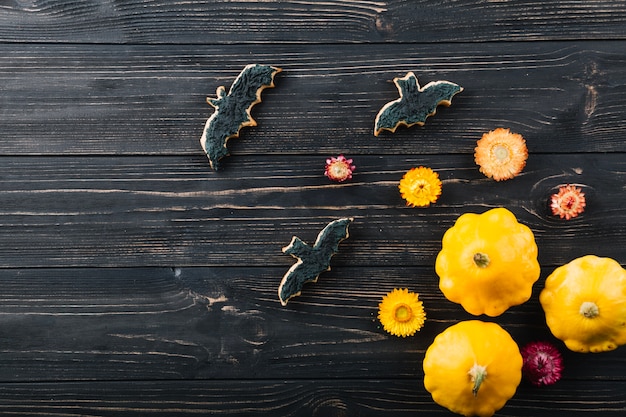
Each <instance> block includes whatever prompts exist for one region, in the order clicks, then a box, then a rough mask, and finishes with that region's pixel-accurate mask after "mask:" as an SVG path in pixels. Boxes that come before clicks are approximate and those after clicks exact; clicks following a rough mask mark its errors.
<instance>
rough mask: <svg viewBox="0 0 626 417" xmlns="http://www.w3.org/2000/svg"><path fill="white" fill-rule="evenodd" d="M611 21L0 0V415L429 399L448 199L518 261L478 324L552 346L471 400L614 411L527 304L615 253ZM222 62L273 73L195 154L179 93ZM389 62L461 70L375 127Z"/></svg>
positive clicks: (396, 404)
mask: <svg viewBox="0 0 626 417" xmlns="http://www.w3.org/2000/svg"><path fill="white" fill-rule="evenodd" d="M624 22H626V2H625V1H621V0H620V1H615V0H595V1H578V0H576V1H574V0H571V1H569V0H565V1H550V2H541V1H535V0H515V1H500V0H489V1H471V0H455V1H451V0H435V1H426V0H417V1H405V0H389V1H377V0H366V1H353V0H328V1H323V2H322V1H300V0H295V1H294V0H285V1H283V0H276V1H273V0H272V1H247V0H241V1H237V0H236V1H226V0H219V1H195V0H194V1H174V2H173V1H166V0H150V1H147V0H125V1H111V0H88V1H75V0H71V1H63V2H58V1H49V0H0V415H6V416H17V415H19V416H36V415H37V416H41V415H46V416H115V417H119V416H136V415H145V416H168V417H171V416H191V415H223V416H259V415H270V416H306V417H311V416H322V417H333V416H359V417H364V416H365V417H370V416H372V417H373V416H376V417H380V416H394V417H396V416H409V415H410V416H415V415H429V416H430V415H433V416H450V415H452V414H451V413H450V412H448V411H447V410H445V409H443V408H442V407H440V406H438V405H437V404H436V403H434V402H433V400H432V399H431V397H430V395H429V394H428V393H427V392H426V391H425V389H424V388H423V383H422V380H423V371H422V360H423V356H424V353H425V351H426V349H427V348H428V346H429V345H430V343H431V342H432V340H433V339H434V337H435V336H436V335H437V334H438V333H439V332H441V331H442V330H444V329H445V328H446V327H448V326H450V325H452V324H454V323H457V322H458V321H460V320H466V319H472V318H474V317H473V316H470V315H469V314H468V313H466V312H465V311H464V310H463V309H462V308H461V307H460V306H459V305H456V304H454V303H451V302H449V301H448V300H446V299H445V298H444V297H443V295H442V293H441V291H440V290H439V288H438V277H437V275H436V273H435V271H434V266H433V265H434V260H435V257H436V255H437V253H438V251H439V249H440V245H441V237H442V236H443V233H444V232H445V231H446V230H447V228H448V227H450V226H451V225H452V224H453V222H454V221H455V220H456V218H457V217H458V216H459V215H460V214H462V213H464V212H468V211H472V212H483V211H485V210H487V209H488V208H491V207H497V206H504V207H507V208H509V209H511V210H512V211H513V212H514V213H515V214H516V215H517V216H518V218H519V220H520V221H521V222H522V223H525V224H527V225H529V226H530V228H531V229H532V230H533V232H534V233H535V236H536V240H537V243H538V246H539V261H540V263H541V266H542V270H541V276H540V278H539V280H538V282H537V283H536V284H535V286H534V288H533V295H532V297H531V299H530V300H529V301H528V302H526V303H524V304H523V305H520V306H516V307H513V308H511V309H509V310H508V311H507V312H505V313H504V314H503V315H501V316H499V317H496V318H490V319H488V320H493V321H496V322H498V323H500V324H501V325H502V326H503V327H504V328H505V329H506V330H507V331H509V332H510V333H511V335H512V336H513V337H514V339H515V340H516V341H517V342H518V344H520V345H523V344H525V343H527V342H530V341H533V340H540V339H544V340H549V341H552V342H553V343H555V344H556V345H557V346H558V347H559V348H560V349H561V351H562V352H563V353H564V360H565V370H564V373H563V379H562V380H561V381H559V382H558V383H557V384H556V385H554V386H551V387H546V388H541V389H539V388H535V387H533V386H531V385H530V384H529V383H527V382H523V383H522V384H521V385H520V387H519V389H518V392H517V393H516V395H515V396H514V397H513V398H512V399H511V400H510V401H509V402H508V404H507V405H506V407H505V408H504V409H502V410H501V411H499V412H498V413H497V414H496V416H530V415H532V416H540V417H541V416H544V417H545V416H551V417H561V416H563V417H572V416H588V415H591V414H592V413H593V415H602V416H622V415H624V413H625V412H626V377H625V376H624V372H623V370H624V369H625V366H626V356H625V355H626V350H624V349H625V348H624V347H621V348H618V349H617V350H615V351H612V352H607V353H602V354H586V355H585V354H577V353H573V352H570V351H568V350H566V349H565V347H564V345H563V344H562V343H561V342H560V341H558V340H556V339H554V337H553V336H551V334H550V333H549V330H548V328H547V326H546V325H545V318H544V315H543V311H542V309H541V306H540V303H539V301H538V296H539V292H540V290H541V289H542V287H543V284H544V282H545V279H546V277H547V276H548V274H550V273H551V272H552V270H554V268H555V267H556V266H558V265H561V264H563V263H565V262H568V261H569V260H571V259H573V258H575V257H577V256H582V255H586V254H588V253H594V254H597V255H600V256H610V257H613V258H615V259H616V260H617V261H618V262H620V263H621V264H622V265H626V258H625V253H624V250H623V248H624V247H625V246H626V238H625V237H624V236H626V209H625V208H624V192H625V191H626V159H625V155H626V142H625V141H624V137H625V133H626V128H625V127H624V116H625V112H624V109H625V108H626V99H625V98H624V97H626V94H625V93H626V52H625V51H626V25H625V23H624ZM249 63H261V64H270V65H277V66H279V67H281V68H283V72H282V73H281V74H279V76H278V77H277V79H276V88H274V89H272V90H269V91H267V92H264V98H263V103H262V104H260V105H259V106H258V107H255V109H254V110H253V117H254V118H255V120H256V121H257V122H258V126H256V127H250V128H246V129H244V130H243V131H242V135H241V137H240V138H239V139H236V140H233V141H231V142H229V149H230V150H231V153H232V155H231V156H230V157H229V158H227V159H225V160H224V166H223V169H222V170H221V171H220V172H217V173H216V172H213V171H211V170H210V168H209V163H208V161H207V159H206V156H205V155H204V153H203V151H202V149H201V147H200V144H199V139H200V136H201V134H202V127H203V126H204V123H205V121H206V119H207V118H208V117H209V115H210V114H211V112H212V111H213V110H212V108H211V107H210V106H209V105H208V104H207V103H206V97H207V96H214V94H215V90H216V88H217V87H218V86H221V85H224V86H226V87H228V86H230V84H231V83H232V81H233V80H234V79H235V77H236V76H237V75H238V74H239V73H240V71H241V70H242V68H243V67H244V66H245V65H246V64H249ZM408 71H413V72H415V74H416V75H417V77H418V79H419V81H420V82H421V83H422V84H425V83H427V82H430V81H436V80H440V79H446V80H450V81H452V82H455V83H458V84H459V85H461V86H462V87H463V88H464V91H463V92H462V93H461V94H459V95H458V96H455V98H454V103H453V105H452V106H451V107H449V108H440V109H438V112H437V115H435V116H434V117H432V118H429V119H428V121H427V122H426V125H425V126H424V127H413V128H411V129H398V131H397V132H396V133H395V134H383V135H381V136H380V137H378V138H376V137H374V136H373V126H374V118H375V116H376V114H377V113H378V111H379V110H380V108H381V106H383V105H384V104H385V103H387V102H389V101H390V100H393V99H395V98H397V90H396V88H395V86H394V85H393V83H392V81H391V80H392V79H393V78H394V77H401V76H404V75H405V74H406V73H407V72H408ZM496 127H508V128H511V129H512V130H513V131H515V132H517V133H520V134H522V135H523V136H524V137H525V139H526V141H527V144H528V147H529V151H530V156H529V159H528V164H527V166H526V167H525V169H524V171H523V172H522V175H520V176H518V177H517V178H515V179H514V180H511V181H507V182H502V183H497V182H494V181H491V180H489V179H487V178H485V177H484V176H483V175H482V174H480V172H479V171H478V168H477V167H476V165H475V163H474V159H473V149H474V146H475V143H476V140H478V139H479V138H480V137H481V135H482V134H483V133H485V132H487V131H489V130H492V129H494V128H496ZM339 153H344V154H346V156H348V157H350V158H353V159H354V161H355V164H356V165H357V170H356V172H355V174H354V178H353V179H352V180H351V181H349V182H346V183H341V184H337V183H331V182H330V181H329V180H328V179H327V178H325V177H324V175H323V169H324V162H325V159H326V158H327V157H329V156H331V155H332V156H336V155H338V154H339ZM418 165H426V166H429V167H431V168H433V169H434V170H435V171H437V172H438V173H439V175H440V177H441V179H442V181H443V194H442V196H441V198H440V200H439V201H438V202H437V203H436V204H434V205H433V206H431V207H429V208H427V209H414V208H409V207H406V206H405V204H404V201H403V200H402V199H401V197H400V195H399V192H398V189H397V186H398V181H399V179H400V178H401V176H402V175H403V174H404V172H406V171H407V170H408V169H409V168H411V167H414V166H418ZM567 183H573V184H577V185H578V186H580V187H582V188H583V190H584V192H585V193H586V195H587V201H588V206H587V209H586V211H585V213H584V214H582V215H581V216H580V217H578V218H576V219H573V220H571V221H564V220H560V219H558V218H555V217H554V216H552V215H551V214H550V213H549V212H548V203H547V202H548V198H549V196H550V194H551V193H553V192H555V191H556V189H557V187H558V186H559V185H563V184H567ZM348 216H349V217H354V218H355V221H354V222H353V224H352V225H351V228H350V237H349V239H347V240H346V241H344V242H342V245H341V247H340V251H339V253H338V254H337V255H336V256H335V257H333V259H332V262H331V264H332V269H331V270H330V271H328V272H325V273H323V274H322V275H321V276H320V278H319V281H318V282H317V283H314V284H307V285H305V287H304V290H303V293H302V295H301V296H299V297H297V298H296V299H294V300H292V301H291V302H290V303H289V305H288V306H285V307H283V306H281V304H280V302H279V300H278V294H277V289H278V285H279V283H280V280H281V277H282V276H283V275H284V273H285V272H286V271H287V270H288V269H289V267H290V266H291V265H292V264H293V259H292V258H291V257H290V256H287V255H284V254H283V253H282V252H281V248H282V247H283V246H285V245H286V244H288V243H289V241H290V240H291V238H292V236H293V235H297V236H299V237H300V238H302V239H303V240H305V241H306V242H308V243H312V242H313V241H314V239H315V237H316V236H317V233H318V232H319V230H320V229H321V227H323V226H324V225H326V224H327V223H328V222H329V221H331V220H334V219H337V218H339V217H348ZM393 288H409V289H410V290H412V291H417V292H419V293H420V299H422V300H423V302H424V306H425V308H426V314H427V321H426V324H425V326H424V327H423V329H422V330H421V331H420V332H419V333H418V334H417V335H416V336H415V337H411V338H397V337H392V336H390V335H388V334H387V333H385V332H384V331H383V330H382V329H381V328H380V324H379V323H378V320H377V318H376V314H377V307H378V303H379V302H380V300H381V298H382V296H383V295H384V294H386V293H387V292H389V291H391V290H392V289H393ZM481 319H485V320H487V318H484V317H481Z"/></svg>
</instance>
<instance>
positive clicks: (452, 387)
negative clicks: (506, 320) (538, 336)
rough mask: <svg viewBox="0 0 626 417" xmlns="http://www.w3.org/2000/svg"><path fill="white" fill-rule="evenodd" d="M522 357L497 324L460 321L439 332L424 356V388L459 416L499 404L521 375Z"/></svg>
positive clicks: (485, 412)
mask: <svg viewBox="0 0 626 417" xmlns="http://www.w3.org/2000/svg"><path fill="white" fill-rule="evenodd" d="M522 365H523V359H522V355H521V353H520V351H519V347H518V346H517V343H515V341H514V340H513V338H512V337H511V335H509V333H508V332H507V331H506V330H504V329H503V328H502V327H500V326H499V325H498V324H496V323H490V322H484V321H480V320H470V321H462V322H460V323H457V324H455V325H452V326H450V327H448V328H447V329H446V330H444V331H443V332H441V333H440V334H439V335H438V336H437V337H435V340H434V341H433V343H432V345H430V347H429V348H428V349H427V350H426V355H425V357H424V362H423V366H424V387H425V388H426V390H427V391H428V392H430V394H431V395H432V397H433V400H434V401H435V402H436V403H437V404H439V405H441V406H443V407H446V408H447V409H449V410H450V411H453V412H455V413H458V414H462V415H464V416H481V417H488V416H491V415H493V414H494V413H495V412H496V411H497V410H499V409H500V408H502V407H504V405H505V404H506V402H507V401H508V400H509V399H510V398H511V397H512V396H513V395H514V394H515V391H516V390H517V387H518V385H519V383H520V381H521V379H522Z"/></svg>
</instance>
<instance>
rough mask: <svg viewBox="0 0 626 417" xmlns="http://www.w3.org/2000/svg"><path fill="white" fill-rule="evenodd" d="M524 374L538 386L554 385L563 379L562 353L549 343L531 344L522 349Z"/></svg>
mask: <svg viewBox="0 0 626 417" xmlns="http://www.w3.org/2000/svg"><path fill="white" fill-rule="evenodd" d="M521 353H522V358H523V359H524V365H523V366H522V373H523V374H524V376H525V377H526V379H528V380H529V381H530V382H531V383H532V384H534V385H536V386H538V387H539V386H542V385H552V384H554V383H555V382H557V381H558V380H559V379H561V371H562V370H563V358H562V356H561V352H559V350H558V349H557V348H556V347H554V346H553V345H552V344H550V343H548V342H531V343H529V344H527V345H526V346H524V347H523V348H522V349H521Z"/></svg>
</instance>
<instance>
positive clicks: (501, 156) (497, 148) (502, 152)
mask: <svg viewBox="0 0 626 417" xmlns="http://www.w3.org/2000/svg"><path fill="white" fill-rule="evenodd" d="M492 153H493V156H494V157H495V158H496V159H497V160H498V162H501V163H504V162H507V161H508V160H509V159H510V152H509V148H508V147H507V146H506V145H503V144H501V143H498V144H496V145H494V147H493V148H492Z"/></svg>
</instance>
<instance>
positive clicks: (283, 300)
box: [278, 217, 354, 306]
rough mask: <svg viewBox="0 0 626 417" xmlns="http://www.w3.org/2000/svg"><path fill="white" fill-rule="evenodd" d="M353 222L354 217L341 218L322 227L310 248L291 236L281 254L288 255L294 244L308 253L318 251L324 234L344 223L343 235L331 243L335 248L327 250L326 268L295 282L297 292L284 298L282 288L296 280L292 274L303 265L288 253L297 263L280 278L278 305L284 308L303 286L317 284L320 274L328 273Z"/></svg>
mask: <svg viewBox="0 0 626 417" xmlns="http://www.w3.org/2000/svg"><path fill="white" fill-rule="evenodd" d="M353 221H354V217H343V218H340V219H336V220H333V221H331V222H330V223H328V224H327V225H326V226H324V228H323V229H322V230H321V231H320V232H319V233H318V235H317V238H316V239H315V243H314V244H313V245H312V246H310V245H308V244H307V243H305V242H304V241H302V240H301V239H300V238H299V237H298V236H293V237H292V238H291V242H289V245H287V246H285V247H283V248H282V252H283V253H288V252H289V250H290V249H292V248H294V246H295V244H299V245H302V246H303V247H305V248H306V250H310V251H313V250H319V245H320V244H321V243H322V241H323V239H324V238H325V237H326V234H327V233H328V232H329V231H331V230H332V229H333V226H335V225H337V224H339V223H345V224H344V225H343V226H342V230H343V235H341V236H340V237H339V239H338V240H337V241H336V242H333V245H334V246H336V247H337V248H330V249H329V250H331V252H330V253H329V254H328V260H327V263H328V266H327V267H326V268H322V269H319V270H318V271H316V272H314V274H315V276H314V277H313V278H310V279H303V280H302V281H301V282H300V281H297V282H296V286H297V287H298V288H297V290H296V291H295V292H291V293H289V294H287V296H286V297H284V295H283V288H284V286H285V284H287V282H288V281H290V280H293V279H296V280H297V277H294V275H293V274H294V272H295V271H296V270H298V268H299V267H301V266H302V265H303V264H304V261H303V260H302V257H301V256H298V255H297V254H294V253H288V254H289V255H291V256H292V257H294V258H295V259H297V261H296V263H294V264H293V265H292V266H291V267H290V268H289V270H288V271H287V272H286V273H285V275H284V276H283V278H282V280H281V282H280V285H279V286H278V298H279V300H280V303H281V304H282V305H283V306H286V305H287V303H288V302H289V300H291V299H292V298H294V297H297V296H299V295H301V294H302V287H303V286H304V284H306V283H309V282H317V280H318V278H319V276H320V275H321V274H322V273H324V272H326V271H329V270H330V269H331V267H330V260H331V258H332V257H333V256H334V255H335V254H336V253H337V250H338V247H339V244H340V243H341V242H343V241H344V240H346V239H347V238H348V237H349V236H350V233H349V230H348V229H349V226H350V224H351V223H352V222H353ZM324 249H325V248H324ZM305 278H306V277H305Z"/></svg>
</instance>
